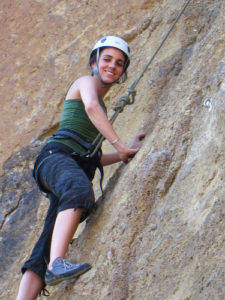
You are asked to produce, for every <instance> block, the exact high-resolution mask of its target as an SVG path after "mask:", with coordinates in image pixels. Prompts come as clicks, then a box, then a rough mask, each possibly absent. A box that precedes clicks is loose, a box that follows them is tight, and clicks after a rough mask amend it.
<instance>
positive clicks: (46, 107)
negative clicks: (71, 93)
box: [0, 0, 225, 300]
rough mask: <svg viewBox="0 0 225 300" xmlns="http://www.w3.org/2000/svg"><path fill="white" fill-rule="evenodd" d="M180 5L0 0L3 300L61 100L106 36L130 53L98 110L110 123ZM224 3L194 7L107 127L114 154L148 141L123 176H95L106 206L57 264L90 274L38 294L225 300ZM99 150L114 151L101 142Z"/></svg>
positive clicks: (15, 282) (26, 246) (35, 201)
mask: <svg viewBox="0 0 225 300" xmlns="http://www.w3.org/2000/svg"><path fill="white" fill-rule="evenodd" d="M183 3H184V1H174V0H162V1H157V0H140V1H133V0H131V1H129V2H128V1H124V0H116V1H110V2H109V1H102V0H99V1H92V0H87V1H65V0H61V1H59V0H58V1H57V0H51V1H42V0H36V1H21V0H18V1H16V2H14V1H9V0H2V1H1V3H0V7H1V9H0V30H1V53H0V57H1V67H0V69H1V73H0V87H1V90H2V95H4V96H2V98H1V111H0V114H1V115H0V120H1V131H0V135H1V139H0V142H1V145H0V146H1V148H0V152H1V158H0V165H1V177H0V184H1V202H0V203H1V210H0V228H1V231H0V241H1V245H0V259H1V262H0V278H1V283H0V299H4V300H5V299H9V300H11V299H15V298H16V294H17V290H18V286H19V282H20V279H21V274H20V267H21V265H22V263H23V261H24V260H25V259H26V258H27V257H28V256H29V254H30V251H31V250H32V247H33V244H34V243H35V241H36V239H37V237H38V235H39V233H40V231H41V228H42V225H43V220H44V216H45V213H46V210H47V206H48V200H46V199H45V198H44V197H43V196H42V195H41V194H40V193H39V191H38V189H37V188H36V185H35V183H34V181H33V179H32V177H31V170H32V164H33V161H34V159H35V156H36V155H37V153H38V152H39V150H40V147H41V145H42V142H43V141H44V139H45V137H46V136H49V135H51V134H52V132H54V131H55V129H56V128H57V125H58V122H59V117H60V112H61V107H62V103H63V98H64V95H65V92H66V89H67V87H68V86H69V85H70V83H71V82H72V81H73V80H74V79H75V78H76V77H77V76H79V75H82V74H86V73H87V72H89V70H88V69H87V67H86V66H87V61H88V54H89V52H90V50H91V48H92V46H93V44H94V43H95V41H96V40H97V39H98V38H99V37H101V36H103V35H105V34H117V35H120V36H122V37H123V38H125V39H126V40H127V41H128V42H129V44H130V46H131V49H132V62H131V66H130V68H129V78H128V81H127V82H126V83H125V84H124V85H122V86H116V87H114V88H113V89H112V91H111V92H110V93H109V95H107V97H106V104H107V106H108V108H109V114H111V113H112V108H113V107H114V105H115V104H116V103H117V101H118V99H119V97H120V96H121V95H122V94H124V93H125V91H126V87H127V86H128V85H129V84H130V83H131V82H132V81H133V80H134V79H135V78H136V77H137V76H138V74H139V72H140V71H141V70H142V68H143V66H144V65H145V63H146V61H147V59H149V58H150V57H151V55H152V54H153V52H154V51H155V49H156V48H157V46H158V45H159V43H160V41H161V40H162V37H163V36H164V34H165V32H166V31H167V30H168V29H169V27H170V26H171V24H172V22H173V21H174V20H175V17H176V15H177V13H178V12H179V9H180V8H181V7H182V5H183ZM224 6H225V3H224V1H223V0H217V1H215V0H214V1H213V0H205V1H191V2H190V4H189V6H188V7H187V9H186V11H185V13H184V15H183V16H182V17H181V19H180V21H179V23H178V24H177V26H176V27H175V29H174V31H173V32H172V33H171V35H170V37H169V39H168V40H167V42H166V43H165V45H164V47H163V48H162V49H161V50H160V52H159V54H158V55H157V57H156V59H155V60H154V62H153V63H152V65H151V67H150V68H149V70H148V71H147V72H146V74H145V76H144V77H143V78H142V79H141V81H140V83H139V84H138V86H137V96H136V101H135V104H133V105H132V106H129V107H126V108H125V110H124V112H123V114H122V115H120V116H119V117H118V119H117V121H116V123H115V128H116V130H117V131H118V132H119V133H120V136H121V138H122V139H123V141H124V142H126V143H129V141H130V140H131V138H132V137H133V135H134V133H138V132H141V131H144V132H146V133H147V136H146V138H145V141H144V143H143V147H142V149H141V151H139V153H138V154H137V155H136V157H135V158H134V159H133V160H132V161H130V163H129V164H127V165H124V164H117V165H116V166H114V167H113V168H112V167H106V168H105V174H106V175H105V180H104V197H103V198H102V197H101V196H99V195H100V192H99V188H98V184H97V180H96V184H95V186H96V187H95V192H96V199H97V202H98V205H99V208H98V210H97V211H96V212H95V213H94V214H92V216H91V217H90V218H89V219H88V221H87V222H86V224H83V225H82V226H81V227H80V228H79V232H78V234H77V235H76V237H75V240H74V243H73V244H72V245H71V247H70V250H69V254H68V257H69V258H70V260H72V261H74V262H76V261H77V262H79V261H87V262H89V263H91V264H92V266H93V268H92V269H91V270H90V271H89V272H88V273H86V274H84V275H83V276H81V277H80V278H79V279H78V280H77V281H73V280H72V281H70V282H67V283H65V282H64V283H61V284H60V285H58V286H56V287H54V288H52V287H50V288H49V291H50V297H49V298H48V299H62V300H63V299H79V300H83V299H99V300H101V299H102V300H103V299H104V300H105V299H111V300H125V299H126V300H136V299H143V300H146V299H148V300H162V299H164V300H196V299H198V300H205V299H207V300H222V299H224V294H225V288H224V280H225V278H224V267H225V263H224V226H225V221H224V198H225V189H224V175H225V164H224V161H225V159H224V149H225V147H224V146H225V145H224V127H225V126H224V117H225V108H224V104H225V50H224V49H225V48H224V42H225V33H224V28H225V19H224V13H225V7H224ZM104 150H105V151H111V150H112V149H111V146H110V145H109V144H107V142H105V144H104Z"/></svg>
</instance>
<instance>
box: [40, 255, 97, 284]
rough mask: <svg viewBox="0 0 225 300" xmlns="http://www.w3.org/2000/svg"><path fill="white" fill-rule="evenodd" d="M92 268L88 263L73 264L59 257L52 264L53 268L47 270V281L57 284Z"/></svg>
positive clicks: (47, 282)
mask: <svg viewBox="0 0 225 300" xmlns="http://www.w3.org/2000/svg"><path fill="white" fill-rule="evenodd" d="M90 269H91V266H90V265H89V264H88V263H82V264H71V263H69V262H67V261H66V260H65V259H64V258H61V257H57V258H56V259H55V260H54V261H53V264H52V270H51V271H50V270H47V271H46V274H45V282H46V284H48V285H55V284H57V283H59V282H61V281H63V280H66V279H71V278H75V277H78V276H80V275H81V274H83V273H85V272H87V271H88V270H90Z"/></svg>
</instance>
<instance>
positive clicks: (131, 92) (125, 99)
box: [90, 0, 191, 157]
mask: <svg viewBox="0 0 225 300" xmlns="http://www.w3.org/2000/svg"><path fill="white" fill-rule="evenodd" d="M190 1H191V0H187V1H186V3H185V4H184V6H183V8H182V9H181V11H180V12H179V14H178V15H177V17H176V19H175V21H174V22H173V24H172V25H171V27H170V28H169V30H168V32H167V34H166V35H165V37H164V38H163V40H162V41H161V43H160V44H159V46H158V48H157V49H156V51H155V52H154V54H153V55H152V57H151V58H150V59H149V61H147V63H146V65H145V66H144V68H143V70H142V72H141V73H140V75H139V76H138V77H137V78H136V79H135V80H134V81H133V82H132V84H131V85H130V86H129V87H128V88H127V95H123V96H121V98H120V99H119V101H118V104H117V105H116V106H115V108H114V111H115V112H114V114H113V115H112V117H111V119H110V120H109V121H110V123H111V124H113V122H114V121H115V119H116V118H117V116H118V115H119V113H121V112H122V111H123V109H124V107H125V106H126V105H131V104H133V103H134V101H135V96H136V91H135V87H136V85H137V84H138V82H139V81H140V79H141V78H142V77H143V75H144V73H145V72H146V70H147V69H148V67H149V65H150V64H151V63H152V61H153V59H154V58H155V56H156V55H157V53H158V52H159V50H160V49H161V47H162V46H163V44H164V43H165V41H166V39H167V38H168V36H169V34H170V33H171V31H172V30H173V28H174V26H175V25H176V23H177V22H178V20H179V19H180V17H181V15H182V14H183V12H184V11H185V9H186V7H187V6H188V4H189V3H190ZM130 97H131V99H130ZM104 139H105V138H104V137H103V136H102V134H101V133H99V134H98V135H97V137H96V138H95V140H94V141H93V143H92V144H93V147H94V150H93V152H92V153H91V154H90V156H91V157H92V156H94V155H95V154H96V152H97V151H98V149H99V148H100V147H101V144H102V142H103V141H104Z"/></svg>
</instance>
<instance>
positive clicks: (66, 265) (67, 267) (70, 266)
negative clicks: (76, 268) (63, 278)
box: [63, 259, 73, 269]
mask: <svg viewBox="0 0 225 300" xmlns="http://www.w3.org/2000/svg"><path fill="white" fill-rule="evenodd" d="M63 265H64V268H65V269H71V268H72V267H73V265H72V264H70V263H68V262H67V261H66V260H65V259H63Z"/></svg>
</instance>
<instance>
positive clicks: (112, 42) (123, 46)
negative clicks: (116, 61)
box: [91, 35, 130, 59]
mask: <svg viewBox="0 0 225 300" xmlns="http://www.w3.org/2000/svg"><path fill="white" fill-rule="evenodd" d="M102 47H114V48H117V49H119V50H121V51H122V52H123V53H124V54H125V55H126V56H127V58H128V59H130V48H129V46H128V44H127V42H125V41H124V40H123V39H121V38H120V37H118V36H112V35H109V36H105V37H103V38H102V39H101V40H99V41H98V42H97V43H96V44H95V46H94V48H93V49H92V51H91V55H92V53H93V52H94V51H95V50H97V49H99V48H102Z"/></svg>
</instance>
